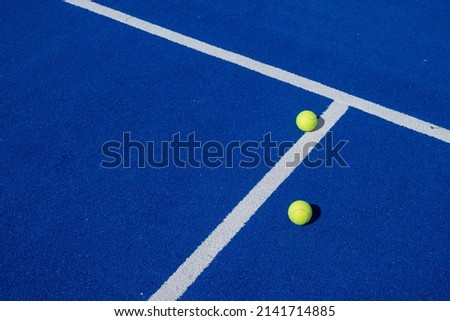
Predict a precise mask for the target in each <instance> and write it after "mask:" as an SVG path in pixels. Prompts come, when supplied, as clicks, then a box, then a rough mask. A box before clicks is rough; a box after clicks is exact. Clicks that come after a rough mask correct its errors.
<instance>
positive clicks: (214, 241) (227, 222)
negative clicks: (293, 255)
mask: <svg viewBox="0 0 450 321" xmlns="http://www.w3.org/2000/svg"><path fill="white" fill-rule="evenodd" d="M347 109H348V107H347V106H345V105H342V104H340V103H337V102H333V103H332V104H331V105H330V106H329V107H328V108H327V110H326V111H325V112H324V113H323V114H322V116H321V117H322V118H323V119H324V121H325V123H324V125H323V127H321V128H319V129H317V130H316V131H313V132H310V133H307V134H304V135H302V137H301V138H300V139H299V140H298V141H297V142H296V143H295V145H294V146H292V148H291V149H289V151H288V152H287V153H286V154H285V155H284V156H283V157H281V158H280V160H279V161H278V162H277V164H276V165H275V166H274V167H272V168H271V169H270V171H269V172H267V174H266V175H265V176H264V177H263V178H262V179H261V180H260V181H259V182H258V184H256V185H255V187H253V188H252V189H251V190H250V192H249V193H248V194H247V195H246V196H245V197H244V198H243V199H242V200H241V201H240V202H239V204H238V205H236V207H235V208H234V209H233V210H232V211H231V212H230V213H229V214H228V215H227V217H225V219H224V220H223V221H222V223H220V224H219V225H218V226H217V227H216V228H215V229H214V231H212V232H211V234H210V235H209V236H208V237H207V238H206V239H205V240H204V241H203V243H202V244H200V245H199V247H197V249H196V250H195V251H194V252H193V253H192V254H191V256H189V257H188V258H187V259H186V261H184V263H183V264H181V265H180V267H179V268H178V269H177V270H176V271H175V273H174V274H172V276H170V278H169V279H168V280H167V281H166V282H164V284H163V285H162V286H161V287H160V288H159V290H158V291H156V292H155V293H154V294H153V295H152V296H151V297H150V300H152V301H172V300H177V299H179V298H180V297H181V296H182V295H183V293H184V292H185V291H186V290H187V288H188V287H189V286H190V285H191V284H192V283H194V281H195V280H196V279H197V277H198V276H199V275H200V274H201V273H202V272H203V271H204V270H205V269H206V268H207V267H208V266H209V264H210V263H211V262H212V261H213V260H214V258H215V257H216V256H217V254H219V252H220V251H221V250H222V249H223V248H224V247H225V246H226V245H227V244H228V243H229V242H230V241H231V239H233V237H234V236H235V235H236V234H237V233H238V232H239V231H240V230H241V228H242V227H244V225H245V223H247V221H248V220H249V219H250V218H251V217H252V216H253V215H254V214H255V213H256V211H257V210H258V208H259V207H260V206H261V205H263V204H264V202H265V201H266V200H267V199H268V198H269V196H270V195H272V193H273V192H274V191H275V190H276V189H277V188H278V186H280V185H281V183H283V181H284V180H285V179H286V178H288V177H289V175H290V174H291V173H292V172H293V171H294V169H295V166H291V167H288V166H286V163H287V162H289V161H292V160H294V159H295V160H296V161H297V158H295V157H294V155H298V156H300V161H299V162H298V164H296V165H297V166H298V165H300V163H301V162H302V161H303V159H305V157H306V156H307V154H308V153H309V151H311V150H312V147H313V146H312V144H314V145H315V144H316V143H317V142H319V141H320V140H321V139H322V138H323V137H324V136H325V134H326V133H327V132H328V131H329V130H330V129H331V128H332V127H333V126H334V124H336V122H337V121H338V120H339V119H340V118H341V117H342V115H344V114H345V112H346V111H347ZM311 143H312V144H311ZM306 144H308V145H307V146H308V147H309V149H308V153H304V147H305V145H306Z"/></svg>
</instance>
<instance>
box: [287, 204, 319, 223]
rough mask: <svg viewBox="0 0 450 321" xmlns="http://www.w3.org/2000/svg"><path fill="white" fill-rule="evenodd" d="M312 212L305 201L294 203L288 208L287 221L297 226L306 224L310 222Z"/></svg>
mask: <svg viewBox="0 0 450 321" xmlns="http://www.w3.org/2000/svg"><path fill="white" fill-rule="evenodd" d="M312 212H313V211H312V208H311V205H309V204H308V203H306V202H305V201H295V202H293V203H292V204H291V205H290V206H289V208H288V216H289V219H290V220H291V221H292V223H294V224H297V225H304V224H306V223H308V222H309V221H310V220H311V217H312Z"/></svg>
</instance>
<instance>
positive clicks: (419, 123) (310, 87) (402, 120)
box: [66, 0, 450, 143]
mask: <svg viewBox="0 0 450 321" xmlns="http://www.w3.org/2000/svg"><path fill="white" fill-rule="evenodd" d="M66 2H67V3H70V4H72V5H75V6H78V7H80V8H84V9H87V10H89V11H92V12H94V13H97V14H99V15H102V16H105V17H108V18H111V19H113V20H116V21H118V22H121V23H123V24H126V25H128V26H131V27H134V28H137V29H139V30H142V31H145V32H147V33H149V34H152V35H155V36H158V37H161V38H164V39H166V40H169V41H171V42H174V43H177V44H179V45H182V46H186V47H188V48H191V49H194V50H196V51H200V52H202V53H204V54H207V55H209V56H213V57H216V58H219V59H222V60H225V61H228V62H231V63H233V64H236V65H239V66H241V67H244V68H246V69H250V70H253V71H256V72H258V73H260V74H262V75H265V76H268V77H270V78H274V79H277V80H280V81H282V82H285V83H288V84H290V85H293V86H295V87H298V88H302V89H304V90H307V91H310V92H312V93H315V94H318V95H321V96H324V97H328V98H330V99H331V100H333V101H337V102H340V103H342V104H344V105H347V106H351V107H355V108H357V109H359V110H362V111H364V112H366V113H369V114H371V115H374V116H378V117H380V118H383V119H385V120H387V121H390V122H392V123H394V124H397V125H400V126H403V127H406V128H409V129H411V130H414V131H416V132H419V133H422V134H425V135H428V136H431V137H434V138H437V139H439V140H442V141H444V142H447V143H450V131H449V130H447V129H445V128H442V127H439V126H437V125H434V124H431V123H428V122H426V121H423V120H420V119H418V118H415V117H412V116H409V115H406V114H404V113H401V112H398V111H394V110H392V109H389V108H386V107H383V106H381V105H378V104H375V103H372V102H370V101H368V100H364V99H361V98H358V97H355V96H352V95H350V94H347V93H345V92H343V91H340V90H337V89H334V88H331V87H328V86H326V85H323V84H321V83H319V82H316V81H313V80H310V79H307V78H304V77H301V76H298V75H296V74H293V73H291V72H288V71H285V70H283V69H280V68H276V67H273V66H270V65H268V64H265V63H262V62H259V61H256V60H253V59H251V58H248V57H245V56H242V55H239V54H236V53H234V52H231V51H228V50H224V49H221V48H219V47H216V46H213V45H210V44H208V43H205V42H203V41H199V40H197V39H194V38H191V37H188V36H185V35H182V34H180V33H177V32H174V31H171V30H169V29H166V28H163V27H160V26H158V25H155V24H152V23H150V22H147V21H145V20H142V19H139V18H136V17H133V16H131V15H129V14H125V13H123V12H120V11H117V10H114V9H111V8H109V7H105V6H103V5H100V4H97V3H95V2H92V1H88V0H66Z"/></svg>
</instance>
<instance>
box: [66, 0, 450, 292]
mask: <svg viewBox="0 0 450 321" xmlns="http://www.w3.org/2000/svg"><path fill="white" fill-rule="evenodd" d="M65 2H67V3H70V4H73V5H75V6H78V7H80V8H84V9H87V10H89V11H91V12H94V13H97V14H99V15H102V16H105V17H108V18H111V19H113V20H116V21H118V22H121V23H123V24H126V25H128V26H131V27H134V28H137V29H140V30H142V31H144V32H147V33H149V34H152V35H155V36H158V37H161V38H164V39H166V40H169V41H171V42H174V43H177V44H179V45H182V46H186V47H188V48H191V49H194V50H196V51H199V52H202V53H204V54H207V55H210V56H213V57H216V58H219V59H222V60H225V61H228V62H230V63H233V64H236V65H239V66H241V67H244V68H246V69H249V70H253V71H255V72H258V73H260V74H263V75H265V76H268V77H270V78H273V79H277V80H280V81H282V82H285V83H288V84H290V85H293V86H296V87H298V88H302V89H304V90H307V91H310V92H312V93H315V94H318V95H321V96H324V97H327V98H329V99H332V100H333V101H334V102H333V103H332V104H331V105H330V107H329V108H328V109H327V110H326V111H325V113H324V114H323V115H322V117H323V118H324V119H325V125H324V127H322V128H320V129H318V130H317V131H315V132H312V133H308V134H305V135H303V136H302V137H301V138H300V140H299V141H298V142H297V143H296V144H295V145H294V146H293V147H292V148H291V149H290V150H289V151H288V152H287V153H286V154H285V155H284V156H283V157H282V158H281V159H280V160H279V161H278V163H277V164H276V165H275V167H273V168H272V169H271V170H270V171H269V172H268V173H267V174H266V175H265V176H264V177H263V178H262V179H261V181H260V182H259V183H258V184H257V185H256V186H255V187H254V188H253V189H252V190H251V191H250V192H249V193H248V194H247V196H245V197H244V199H243V200H242V201H241V202H239V204H238V205H237V206H236V207H235V208H234V209H233V210H232V211H231V212H230V213H229V214H228V215H227V217H226V218H225V219H224V221H222V223H221V224H219V225H218V226H217V227H216V229H215V230H214V231H213V232H212V233H211V234H210V235H209V236H208V238H206V239H205V241H203V243H202V244H201V245H200V246H199V247H198V248H197V249H196V250H195V251H194V252H193V253H192V254H191V256H189V258H187V259H186V261H185V262H184V263H183V264H182V265H181V266H180V267H179V268H178V269H177V271H175V273H174V274H172V276H171V277H170V278H169V279H168V280H167V281H166V282H165V283H164V284H163V285H162V286H161V288H160V289H159V290H158V291H157V292H155V293H154V294H153V295H152V296H151V297H150V300H176V299H178V298H180V297H181V295H183V293H184V292H185V291H186V289H187V288H188V287H189V286H190V285H191V284H192V283H193V282H194V281H195V280H196V278H197V277H198V276H199V275H200V274H201V273H202V272H203V270H204V269H205V268H206V267H207V266H208V265H209V264H210V263H211V262H212V261H213V260H214V258H215V256H216V255H217V254H218V253H219V252H220V251H221V250H222V249H223V248H224V247H225V246H226V245H227V244H228V243H229V242H230V241H231V239H232V238H233V237H234V236H235V235H236V234H237V233H238V232H239V230H240V229H241V228H242V227H243V226H244V225H245V223H246V222H247V221H248V220H249V219H250V218H251V216H252V215H254V214H255V212H256V211H257V209H258V208H259V207H260V206H261V205H262V204H263V203H264V202H265V201H266V200H267V198H268V197H269V196H270V195H271V194H272V193H273V192H274V191H275V190H276V189H277V188H278V186H279V185H280V184H281V183H282V182H283V181H284V180H285V179H286V178H287V177H288V176H289V175H290V174H291V173H292V171H293V170H294V169H295V168H294V167H290V168H288V167H286V166H285V165H286V164H285V163H286V160H292V159H294V158H293V155H294V154H295V153H298V152H300V154H301V155H302V153H301V151H302V148H303V146H304V145H305V144H306V143H308V142H311V141H313V142H318V141H320V139H321V138H322V137H323V136H324V135H325V133H326V132H327V131H329V130H330V129H331V127H332V126H333V125H334V124H335V123H336V122H337V121H338V120H339V118H340V117H341V116H342V115H343V114H344V113H345V112H346V111H347V109H348V107H347V106H351V107H354V108H357V109H359V110H362V111H364V112H366V113H369V114H371V115H374V116H378V117H380V118H382V119H385V120H387V121H390V122H392V123H395V124H397V125H400V126H403V127H406V128H409V129H411V130H414V131H416V132H419V133H422V134H425V135H428V136H430V137H434V138H436V139H439V140H441V141H444V142H447V143H450V131H449V130H447V129H445V128H441V127H439V126H436V125H433V124H431V123H428V122H425V121H423V120H420V119H417V118H415V117H412V116H409V115H406V114H404V113H401V112H398V111H395V110H392V109H389V108H386V107H383V106H381V105H378V104H375V103H372V102H370V101H367V100H364V99H362V98H358V97H355V96H352V95H350V94H347V93H345V92H342V91H340V90H337V89H334V88H331V87H328V86H326V85H323V84H321V83H319V82H316V81H313V80H310V79H307V78H304V77H301V76H298V75H296V74H293V73H291V72H288V71H285V70H282V69H280V68H276V67H273V66H270V65H267V64H264V63H262V62H259V61H256V60H253V59H250V58H248V57H245V56H242V55H239V54H236V53H234V52H231V51H227V50H224V49H221V48H219V47H216V46H212V45H210V44H207V43H205V42H202V41H199V40H197V39H194V38H191V37H187V36H185V35H182V34H180V33H177V32H174V31H171V30H169V29H166V28H163V27H160V26H158V25H154V24H152V23H149V22H147V21H144V20H141V19H139V18H136V17H133V16H130V15H128V14H125V13H123V12H120V11H117V10H114V9H111V8H109V7H105V6H102V5H100V4H97V3H94V2H92V1H89V0H66V1H65ZM302 156H303V158H302V160H303V159H304V157H305V156H306V155H302Z"/></svg>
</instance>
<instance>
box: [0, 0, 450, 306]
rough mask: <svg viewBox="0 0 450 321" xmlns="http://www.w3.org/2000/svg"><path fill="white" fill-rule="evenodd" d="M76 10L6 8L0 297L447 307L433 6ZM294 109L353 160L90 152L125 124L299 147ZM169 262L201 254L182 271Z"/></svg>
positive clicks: (438, 28)
mask: <svg viewBox="0 0 450 321" xmlns="http://www.w3.org/2000/svg"><path fill="white" fill-rule="evenodd" d="M74 2H75V3H72V4H69V3H64V2H62V1H43V2H42V1H41V2H33V1H26V4H23V3H21V4H18V3H14V2H11V3H4V4H2V10H0V61H1V63H0V126H1V135H0V142H1V147H2V152H1V154H0V174H1V180H0V238H1V243H0V258H1V260H0V299H1V300H147V299H149V298H150V297H152V296H153V295H154V294H155V293H158V292H157V291H158V290H160V291H161V289H162V288H163V289H165V290H164V291H165V292H164V291H163V292H164V293H169V294H171V295H169V296H166V297H165V298H169V299H178V298H179V299H182V300H449V299H450V292H449V290H448V289H450V275H449V271H450V251H449V245H448V244H450V227H449V226H450V215H449V214H450V195H449V190H450V188H449V187H450V186H449V182H450V166H449V165H448V160H449V159H450V145H449V142H450V134H449V131H448V129H449V128H450V116H449V115H450V90H449V88H450V59H449V57H450V43H449V39H450V28H449V25H448V16H449V15H450V5H449V4H447V2H446V1H437V2H433V3H432V4H430V3H429V2H426V1H416V2H414V3H412V2H406V1H405V2H403V3H400V4H398V3H392V2H390V1H384V2H376V3H375V2H373V1H362V2H359V3H358V4H356V5H355V4H354V5H349V4H348V3H347V2H346V1H339V2H334V3H333V4H330V3H329V2H328V1H305V2H301V3H299V2H298V1H287V2H283V3H282V4H280V3H278V2H275V1H259V2H258V4H245V3H242V1H227V2H223V3H222V2H220V3H214V4H211V3H209V1H199V0H197V1H189V3H186V2H185V1H175V0H172V1H137V0H132V1H103V0H102V1H100V2H98V3H97V4H98V5H99V6H97V7H95V8H97V9H98V8H100V9H99V10H100V11H99V12H93V11H92V10H88V9H86V8H83V6H87V7H89V5H91V4H92V3H89V2H88V1H74ZM74 4H75V5H74ZM101 8H103V9H101ZM105 8H112V9H114V10H115V11H114V12H113V13H111V11H108V10H107V9H105ZM118 12H120V13H122V14H123V15H125V16H130V17H133V18H132V19H129V18H127V19H125V20H124V21H117V20H114V19H112V18H111V17H116V18H117V17H119V16H120V15H119V16H118ZM108 15H109V16H108ZM133 19H134V20H133ZM136 19H141V20H140V21H142V22H139V23H137V25H138V26H143V25H145V24H143V22H147V23H151V24H154V25H156V26H160V27H162V28H165V29H163V30H170V31H173V32H175V33H179V34H182V35H184V36H187V37H188V40H187V41H188V44H193V47H194V48H188V47H186V46H183V45H180V44H179V42H182V41H185V40H186V39H184V38H177V37H176V39H175V40H176V41H170V40H167V39H163V38H161V37H158V36H155V35H153V34H151V32H150V33H149V32H148V30H147V31H145V30H139V29H137V28H136V27H133V26H130V24H134V23H136V21H138V20H136ZM119 20H120V19H119ZM127 23H128V24H127ZM152 30H153V29H152ZM189 39H193V40H199V41H201V42H202V43H205V44H207V45H211V46H213V47H214V48H221V49H223V50H225V53H224V55H225V56H224V57H222V58H218V57H217V56H214V55H211V54H208V53H205V52H202V51H201V50H200V51H199V48H198V46H197V44H196V43H193V42H192V41H191V40H189ZM178 40H179V41H178ZM196 46H197V47H196ZM200 47H201V48H204V47H202V46H200ZM201 48H200V49H201ZM208 48H209V47H207V49H208ZM208 50H209V49H208ZM214 52H215V51H214ZM219 53H223V52H219ZM230 53H235V54H238V55H239V57H237V58H236V57H235V56H232V55H230ZM230 57H231V58H230ZM241 57H242V58H241ZM223 58H230V59H228V61H225V60H226V59H225V60H224V59H223ZM246 59H250V60H249V61H248V60H246ZM238 62H243V64H244V66H242V65H239V64H236V63H238ZM259 63H260V64H261V65H260V64H259ZM245 64H247V65H245ZM249 66H256V67H258V68H260V67H261V68H262V69H261V70H257V71H254V70H249ZM272 68H275V69H276V68H280V69H279V70H282V71H285V72H289V75H290V74H292V75H294V76H295V77H294V76H292V77H291V76H289V75H288V74H285V73H283V72H281V74H280V75H279V77H278V78H277V77H274V75H275V76H277V75H278V74H276V72H275V69H272ZM250 69H251V68H250ZM277 70H278V69H277ZM288 76H289V77H291V78H289V77H288ZM297 76H298V77H301V79H300V78H296V77H297ZM283 77H284V78H283ZM286 77H287V78H289V79H288V80H292V82H291V83H290V82H289V81H280V78H282V79H281V80H283V79H287V78H286ZM299 79H300V80H302V79H306V80H308V81H313V82H314V83H313V85H312V87H311V88H309V87H308V88H309V89H310V90H305V89H304V88H303V87H305V86H309V85H310V83H309V82H308V81H307V82H306V83H304V82H302V81H300V80H299ZM297 80H298V81H299V84H300V85H296V84H297V83H296V81H297ZM315 82H318V83H319V84H318V85H315V84H316V83H315ZM304 85H305V86H304ZM324 88H325V89H326V90H325V89H324ZM316 89H317V90H316ZM329 89H330V90H331V89H333V90H338V91H339V93H345V95H348V96H345V97H352V98H351V99H361V100H363V101H364V102H369V103H370V104H368V105H364V104H363V105H364V106H363V107H364V108H362V107H361V106H359V105H358V106H349V108H348V110H347V109H346V108H347V106H345V104H343V105H342V102H337V103H338V104H337V105H336V102H335V103H333V99H330V96H327V95H325V96H324V95H321V94H318V92H317V91H321V92H322V91H323V90H325V91H324V92H325V93H330V92H331V93H332V94H333V93H334V92H333V91H332V90H331V91H329ZM331 96H333V95H331ZM338 96H339V97H341V98H342V97H344V96H340V94H339V95H338ZM345 97H344V98H345ZM333 98H334V96H333ZM351 99H350V100H351ZM344 100H345V99H344ZM351 101H352V102H355V100H351ZM356 102H359V100H357V101H356ZM339 104H340V105H339ZM371 104H374V105H376V106H372V105H371ZM355 105H356V104H355ZM333 106H334V107H333ZM377 106H380V108H381V107H383V106H384V107H383V108H387V109H388V110H389V111H397V112H400V113H401V114H396V113H395V112H394V114H390V113H387V114H386V113H382V115H381V114H380V115H373V114H374V113H375V114H377V113H378V112H379V111H380V110H381V111H383V109H378V107H377ZM343 107H345V108H344V109H342V108H343ZM375 107H376V108H375ZM305 108H307V109H311V110H314V111H315V112H316V113H317V114H322V113H323V112H325V111H328V112H329V111H330V108H331V111H334V112H333V113H331V114H326V115H330V116H329V117H327V118H325V126H327V124H328V125H330V126H331V125H334V123H333V120H335V121H336V124H335V125H334V126H332V128H331V129H330V130H331V131H332V132H333V135H334V136H333V137H334V140H335V142H337V141H339V140H348V141H349V142H348V144H347V145H346V146H345V148H343V149H342V155H343V157H344V158H345V160H346V161H347V162H348V165H349V167H347V168H343V167H339V166H336V164H335V166H333V167H325V166H321V167H319V168H316V169H311V168H306V167H305V166H304V165H300V166H298V167H297V168H295V169H293V170H292V172H289V173H287V174H286V171H284V170H280V171H279V172H277V171H276V169H274V168H271V167H267V166H265V165H264V164H261V165H260V166H258V167H256V168H253V169H244V168H239V167H238V166H237V165H238V163H239V159H238V158H236V159H235V160H234V163H233V165H234V166H233V168H225V167H220V168H217V169H208V168H200V169H196V168H189V167H188V168H184V169H181V168H176V167H175V166H169V167H168V168H165V169H152V168H144V169H139V168H137V167H136V166H132V168H130V169H125V168H116V169H112V170H111V169H110V170H108V169H104V168H102V167H100V163H101V161H102V160H103V159H104V157H103V156H102V154H101V146H102V144H103V143H104V142H106V141H109V140H120V139H121V137H122V134H123V132H131V135H132V138H133V139H135V140H141V141H147V140H155V141H162V140H170V139H171V137H172V135H174V134H175V133H177V132H180V133H181V135H182V136H183V137H186V136H187V135H188V134H189V133H191V132H195V135H196V138H197V139H200V140H202V141H207V140H217V141H220V142H223V143H225V144H226V143H227V142H230V141H233V140H238V141H248V140H255V141H259V140H261V139H262V137H263V136H264V134H266V133H268V132H271V134H272V138H273V139H274V140H277V141H292V142H296V141H298V140H299V139H300V140H301V142H304V141H308V140H309V138H310V137H312V136H307V135H306V136H305V135H304V136H302V133H301V132H299V130H298V129H297V128H296V126H295V116H296V115H297V113H298V112H299V111H300V110H302V109H305ZM341 111H342V112H343V115H341V114H340V112H341ZM341 116H342V117H341ZM386 118H388V119H386ZM399 123H401V124H400V125H399ZM405 126H406V127H405ZM407 127H408V128H407ZM411 128H412V129H411ZM320 130H321V131H320ZM326 131H327V127H323V128H322V129H319V130H318V131H317V132H316V133H315V134H314V133H311V135H316V136H314V137H319V138H320V135H321V134H325V132H326ZM308 135H309V134H308ZM322 143H323V141H322ZM310 156H311V157H312V158H317V157H321V156H323V155H322V154H321V151H320V150H313V151H312V152H311V153H310ZM276 161H278V159H276ZM279 164H281V163H279ZM274 172H276V173H281V174H277V175H275V177H274V180H272V179H265V180H264V177H265V175H266V174H267V173H274ZM282 174H283V175H284V174H286V178H285V180H284V178H283V179H282V180H281V181H280V184H275V186H272V185H271V183H273V182H275V181H276V179H279V178H280V177H281V176H280V175H282ZM261 180H263V182H267V186H269V187H268V188H266V187H264V188H261V189H259V188H258V186H260V185H258V184H259V182H261ZM264 186H265V185H264ZM255 188H256V191H257V192H256V194H255V195H256V196H254V197H251V198H247V194H248V193H249V191H251V190H252V189H255ZM261 191H264V192H265V193H268V194H267V199H266V198H259V196H261V195H262V194H261V193H262V192H261ZM249 195H253V194H249ZM261 197H262V196H261ZM298 198H301V199H305V200H308V201H309V202H311V203H313V204H315V205H316V207H315V209H316V213H318V214H320V215H317V216H318V217H316V219H315V220H314V222H312V223H311V224H309V225H307V226H304V227H300V228H299V227H297V226H295V225H293V224H292V223H291V222H290V221H289V220H288V218H287V213H286V211H287V207H288V206H289V204H290V203H291V202H292V201H293V200H295V199H298ZM246 200H247V201H246ZM241 201H242V202H244V205H245V206H242V209H241V207H239V206H237V205H238V204H241V203H240V202H241ZM246 202H247V203H246ZM248 204H250V205H248ZM251 204H253V205H251ZM259 205H260V206H259ZM252 206H253V207H255V209H254V210H252V208H253V207H252ZM236 208H238V210H236ZM236 212H237V215H238V216H237V217H239V218H241V217H242V216H241V215H248V216H249V220H248V221H246V222H245V225H243V227H242V226H237V227H236V226H235V225H234V223H235V222H236V221H235V220H234V217H235V216H233V215H231V214H230V213H236ZM230 215H231V216H230ZM226 217H228V218H230V217H232V221H231V223H232V224H230V225H227V224H225V225H220V224H221V222H222V221H223V220H224V219H225V218H226ZM218 226H219V227H220V226H225V228H224V229H223V231H222V230H221V229H220V228H219V229H218ZM233 226H234V227H236V232H237V233H235V234H234V233H231V232H230V227H233ZM213 231H219V232H220V233H219V234H217V240H216V239H215V238H214V239H213V241H212V243H211V244H210V245H208V247H207V248H206V250H205V251H200V252H198V251H196V250H198V247H199V245H200V244H202V242H203V241H204V240H205V239H207V238H208V236H210V235H216V234H214V232H213ZM211 233H213V234H211ZM227 233H231V234H230V235H229V236H230V241H229V242H228V241H227V240H225V241H223V239H222V236H223V235H228V234H227ZM220 242H222V245H223V246H224V247H223V250H220V249H216V248H215V246H219V245H218V244H220ZM208 244H209V243H208ZM219 247H220V246H219ZM208 251H210V252H208ZM205 253H212V254H211V255H210V256H208V255H206V256H205ZM193 255H194V256H193ZM189 257H191V258H192V257H194V258H195V260H196V261H194V262H193V263H189V262H192V261H189V259H188V258H189ZM183 264H188V265H187V267H188V269H187V271H195V268H198V266H202V264H203V265H205V266H206V268H205V270H203V269H200V271H199V273H197V274H196V273H194V272H192V273H191V274H189V273H185V272H183V270H182V269H181V272H180V273H179V274H177V272H176V271H180V270H179V268H180V266H183ZM174 275H176V277H177V278H176V280H181V281H183V282H187V283H186V284H187V286H185V287H183V286H180V288H177V286H174V285H173V284H172V285H171V283H170V280H171V278H173V277H174ZM168 280H169V281H168ZM166 281H167V283H166V284H169V285H168V286H167V287H164V286H163V284H165V282H166ZM174 284H175V285H177V284H181V283H177V282H176V283H174ZM159 293H161V292H159ZM163 297H164V296H163Z"/></svg>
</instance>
